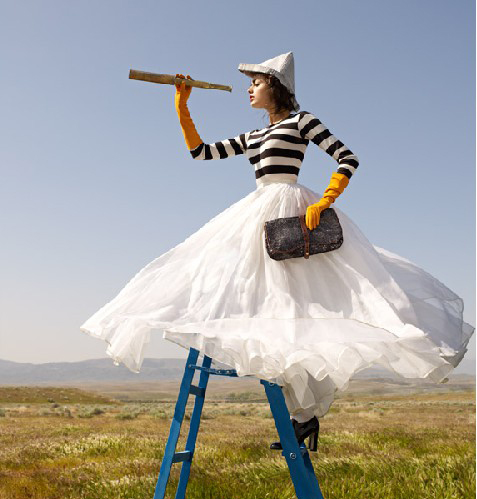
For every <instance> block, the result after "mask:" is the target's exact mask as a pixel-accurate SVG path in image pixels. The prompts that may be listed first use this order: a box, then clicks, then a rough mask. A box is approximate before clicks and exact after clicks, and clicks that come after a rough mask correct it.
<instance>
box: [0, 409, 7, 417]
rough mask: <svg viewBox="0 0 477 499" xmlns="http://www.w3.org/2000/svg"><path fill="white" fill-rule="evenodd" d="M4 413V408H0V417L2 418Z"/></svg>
mask: <svg viewBox="0 0 477 499" xmlns="http://www.w3.org/2000/svg"><path fill="white" fill-rule="evenodd" d="M5 415H6V414H5V409H0V418H4V417H5Z"/></svg>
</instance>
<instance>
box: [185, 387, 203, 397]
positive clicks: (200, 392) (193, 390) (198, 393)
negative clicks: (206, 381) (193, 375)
mask: <svg viewBox="0 0 477 499" xmlns="http://www.w3.org/2000/svg"><path fill="white" fill-rule="evenodd" d="M189 393H192V395H196V396H197V397H204V396H205V389H204V388H199V387H198V386H196V385H190V388H189Z"/></svg>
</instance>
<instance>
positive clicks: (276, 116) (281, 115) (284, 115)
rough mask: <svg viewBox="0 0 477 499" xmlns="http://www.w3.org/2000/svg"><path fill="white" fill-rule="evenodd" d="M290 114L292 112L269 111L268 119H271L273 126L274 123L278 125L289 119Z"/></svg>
mask: <svg viewBox="0 0 477 499" xmlns="http://www.w3.org/2000/svg"><path fill="white" fill-rule="evenodd" d="M289 114H290V111H288V110H285V111H280V112H279V113H274V112H270V111H268V117H269V119H270V125H273V124H274V123H277V121H282V120H284V119H285V118H287V117H288V116H289Z"/></svg>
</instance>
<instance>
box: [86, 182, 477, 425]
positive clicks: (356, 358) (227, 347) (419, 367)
mask: <svg viewBox="0 0 477 499" xmlns="http://www.w3.org/2000/svg"><path fill="white" fill-rule="evenodd" d="M319 198H320V196H318V195H317V194H316V193H314V192H313V191H311V190H309V189H307V188H306V187H304V186H302V185H300V184H290V183H285V182H275V183H269V184H266V185H263V186H261V187H259V188H257V190H255V191H254V192H252V193H250V194H249V195H248V196H246V197H245V198H243V199H242V200H240V201H239V202H237V203H235V204H233V205H232V206H231V207H230V208H228V209H226V210H225V211H223V212H222V213H220V214H219V215H218V216H216V217H215V218H213V219H212V220H210V221H209V222H208V223H207V224H205V225H204V226H203V227H202V228H201V229H199V230H198V231H197V232H196V233H194V234H193V235H192V236H190V237H189V238H187V239H186V240H185V241H184V242H183V243H181V244H179V245H178V246H176V247H175V248H173V249H171V250H170V251H168V252H167V253H165V254H163V255H162V256H160V257H158V258H156V259H155V260H154V261H152V262H151V263H150V264H149V265H147V266H146V267H144V268H143V269H142V270H141V271H140V272H139V273H138V274H137V275H136V276H135V277H133V279H131V281H130V282H129V283H128V284H127V285H126V286H125V287H124V288H123V289H122V291H121V292H120V293H119V294H118V295H117V296H116V297H115V298H114V299H113V300H112V301H111V302H109V303H108V304H106V305H105V306H104V307H103V308H101V309H100V310H99V311H98V312H96V313H95V314H94V315H93V316H92V317H91V318H90V319H89V320H87V321H86V322H85V323H84V324H83V326H82V327H81V329H82V330H83V331H85V332H87V333H89V334H91V335H92V336H95V337H98V338H101V339H103V340H105V341H107V342H108V344H109V347H108V350H107V353H108V355H110V356H111V357H112V358H113V359H114V360H115V361H116V362H123V363H124V364H125V365H126V366H127V367H128V368H130V369H131V370H134V371H138V370H139V369H140V367H141V363H142V360H143V354H144V346H145V344H146V343H147V342H148V341H149V336H150V333H151V331H153V330H156V331H162V332H163V337H164V338H166V339H167V340H170V341H172V342H174V343H177V344H178V345H181V346H183V347H186V348H190V347H193V348H196V349H198V350H199V351H200V352H202V353H203V354H205V355H208V356H211V357H212V358H213V359H215V360H218V361H220V362H223V363H225V364H227V365H229V366H231V367H232V368H234V369H236V370H237V373H238V375H239V376H245V375H255V376H257V377H259V378H262V379H268V380H274V381H277V382H279V383H280V384H282V385H283V386H284V387H285V391H286V396H287V404H288V405H289V409H290V410H291V411H292V410H293V411H296V410H298V411H299V410H300V409H307V408H313V410H314V412H315V413H316V414H317V415H323V414H324V413H325V412H326V411H327V410H328V408H329V406H330V404H331V403H332V401H333V394H334V392H335V390H336V389H344V388H345V387H346V386H347V383H348V381H349V379H350V377H351V376H353V374H355V373H356V372H358V371H360V370H362V369H364V368H367V367H370V366H373V365H380V366H384V367H386V368H387V369H390V370H392V371H394V372H396V373H398V374H399V375H401V376H403V377H410V378H430V379H432V380H434V381H441V380H442V379H443V378H444V377H445V376H446V375H447V374H448V373H449V372H450V371H451V370H452V369H453V367H455V366H456V365H457V364H458V363H459V362H460V360H461V359H462V357H463V355H464V353H465V351H466V345H467V343H468V340H469V338H470V336H471V335H472V333H473V327H471V326H470V325H469V324H466V323H465V322H464V321H463V318H462V312H463V302H462V300H461V299H460V298H459V297H458V296H457V295H456V294H455V293H453V292H452V291H451V290H449V289H448V288H447V287H446V286H444V285H443V284H442V283H441V282H439V281H438V280H437V279H435V278H434V277H433V276H431V275H430V274H428V273H427V272H425V271H424V270H422V269H421V268H419V267H417V266H416V265H414V264H413V263H411V262H410V261H408V260H406V259H404V258H402V257H400V256H398V255H395V254H393V253H390V252H389V251H386V250H384V249H381V248H378V247H376V246H373V245H372V244H371V243H370V242H369V241H368V240H367V239H366V237H365V236H364V235H363V234H362V233H361V231H360V230H359V228H358V227H357V226H356V225H355V224H354V223H353V222H352V221H351V220H350V219H349V218H348V217H347V216H346V215H345V214H344V213H343V212H342V211H341V210H339V209H337V208H335V210H336V212H337V214H338V216H339V219H340V222H341V225H342V228H343V236H344V242H343V245H342V246H341V247H340V248H339V249H337V250H335V251H332V252H329V253H323V254H318V255H312V256H311V257H310V258H309V259H308V260H305V259H303V258H297V259H290V260H284V261H280V262H277V261H275V260H272V259H270V257H269V256H268V254H267V252H266V249H265V243H264V232H263V226H264V222H265V221H267V220H272V219H275V218H279V217H288V216H296V215H302V214H303V213H305V210H306V207H307V206H308V205H310V204H312V203H314V202H317V201H318V199H319Z"/></svg>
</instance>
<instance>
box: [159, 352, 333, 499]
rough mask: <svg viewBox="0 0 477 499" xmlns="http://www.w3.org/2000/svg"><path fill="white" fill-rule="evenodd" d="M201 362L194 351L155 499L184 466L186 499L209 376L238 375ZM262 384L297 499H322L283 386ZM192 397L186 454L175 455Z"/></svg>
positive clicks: (180, 496) (179, 496) (181, 495)
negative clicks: (177, 466) (175, 468)
mask: <svg viewBox="0 0 477 499" xmlns="http://www.w3.org/2000/svg"><path fill="white" fill-rule="evenodd" d="M198 358H199V351H198V350H196V349H194V348H191V349H190V352H189V357H188V358H187V362H186V367H185V370H184V376H183V378H182V382H181V387H180V391H179V397H178V399H177V403H176V408H175V411H174V418H173V419H172V423H171V429H170V432H169V438H168V440H167V444H166V448H165V450H164V457H163V459H162V464H161V469H160V473H159V479H158V481H157V484H156V490H155V493H154V499H164V496H165V494H166V487H167V482H168V481H169V475H170V473H171V468H172V465H173V464H174V463H182V468H181V472H180V477H179V483H178V486H177V490H176V495H175V499H185V493H186V487H187V482H188V481H189V475H190V468H191V464H192V458H193V457H194V450H195V443H196V440H197V434H198V432H199V425H200V416H201V414H202V407H203V406H204V399H205V390H206V388H207V383H208V381H209V375H210V374H213V375H219V376H232V377H237V372H236V371H235V370H234V369H213V368H211V367H210V365H211V363H212V359H211V358H210V357H207V356H206V355H204V357H203V360H202V365H200V366H199V365H197V360H198ZM196 371H200V378H199V384H198V385H193V384H192V381H193V379H194V374H195V372H196ZM260 383H261V384H262V385H263V386H264V387H265V393H266V394H267V398H268V402H269V404H270V409H271V411H272V415H273V417H274V419H275V426H276V428H277V431H278V435H279V437H280V442H281V444H282V447H283V452H282V455H283V456H284V457H285V459H286V462H287V464H288V468H289V470H290V475H291V479H292V482H293V485H294V487H295V492H296V496H297V498H298V499H323V495H322V494H321V490H320V486H319V484H318V480H317V479H316V476H315V473H314V471H313V466H312V464H311V460H310V456H309V454H308V450H307V448H306V446H305V444H302V445H298V442H297V439H296V437H295V432H294V430H293V426H292V424H291V421H290V413H289V412H288V409H287V406H286V404H285V398H284V397H283V393H282V390H281V388H280V386H279V385H277V384H275V383H270V382H269V381H265V380H263V379H262V380H260ZM189 394H192V395H195V402H194V408H193V411H192V416H191V418H190V426H189V434H188V436H187V442H186V445H185V450H184V451H181V452H176V446H177V441H178V439H179V433H180V430H181V425H182V421H183V420H184V415H185V410H186V405H187V400H188V398H189Z"/></svg>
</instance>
